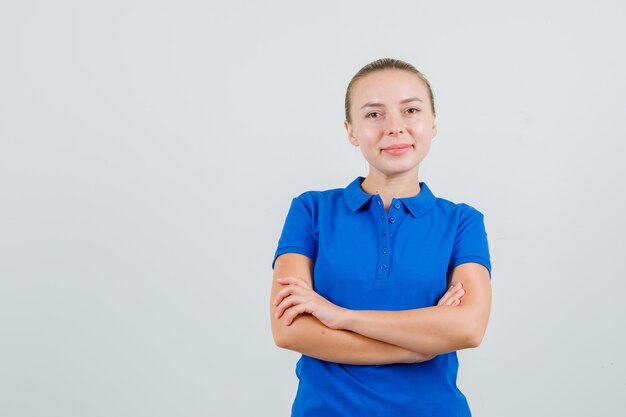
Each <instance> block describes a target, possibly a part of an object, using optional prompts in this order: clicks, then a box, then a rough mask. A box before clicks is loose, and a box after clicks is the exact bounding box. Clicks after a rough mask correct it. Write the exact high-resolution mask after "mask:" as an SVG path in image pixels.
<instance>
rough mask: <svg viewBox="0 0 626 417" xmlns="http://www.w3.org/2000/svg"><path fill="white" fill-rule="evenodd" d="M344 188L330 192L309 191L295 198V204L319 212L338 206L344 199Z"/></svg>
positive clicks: (330, 190)
mask: <svg viewBox="0 0 626 417" xmlns="http://www.w3.org/2000/svg"><path fill="white" fill-rule="evenodd" d="M343 192H344V189H343V188H333V189H329V190H309V191H305V192H303V193H301V194H299V195H298V196H296V197H294V198H293V202H294V203H297V204H302V205H303V206H304V207H305V208H307V209H308V210H309V211H311V212H313V211H317V210H320V209H324V208H325V207H327V206H331V205H333V204H336V203H337V202H338V201H341V199H342V198H343Z"/></svg>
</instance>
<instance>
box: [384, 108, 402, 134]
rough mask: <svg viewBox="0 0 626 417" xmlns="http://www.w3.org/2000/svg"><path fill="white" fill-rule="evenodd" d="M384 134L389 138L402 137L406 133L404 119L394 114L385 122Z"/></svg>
mask: <svg viewBox="0 0 626 417" xmlns="http://www.w3.org/2000/svg"><path fill="white" fill-rule="evenodd" d="M385 122H386V123H385V126H384V133H385V135H388V136H393V135H401V134H403V133H404V131H405V127H404V123H403V121H402V117H401V116H399V115H397V114H395V113H394V112H392V113H391V114H389V115H388V116H387V120H385Z"/></svg>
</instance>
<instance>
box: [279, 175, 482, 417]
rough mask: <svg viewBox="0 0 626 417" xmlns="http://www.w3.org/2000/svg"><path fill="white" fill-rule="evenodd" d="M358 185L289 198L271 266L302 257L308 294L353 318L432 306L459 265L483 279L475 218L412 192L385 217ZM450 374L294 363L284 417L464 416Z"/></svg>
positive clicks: (442, 360) (432, 367)
mask: <svg viewBox="0 0 626 417" xmlns="http://www.w3.org/2000/svg"><path fill="white" fill-rule="evenodd" d="M363 180H364V178H363V177H358V178H356V179H355V180H354V181H353V182H352V183H350V185H348V186H347V187H346V188H345V189H334V190H327V191H309V192H305V193H303V194H301V195H300V196H298V197H296V198H294V199H293V201H292V203H291V207H290V209H289V213H288V214H287V219H286V221H285V226H284V228H283V231H282V234H281V236H280V239H279V242H278V249H277V250H276V254H275V256H274V262H275V261H276V258H277V257H278V256H279V255H281V254H283V253H288V252H292V253H299V254H302V255H306V256H308V257H309V258H311V259H312V260H313V262H314V265H315V267H314V273H313V285H314V289H315V291H316V292H317V293H319V294H320V295H321V296H323V297H324V298H326V299H328V300H329V301H331V302H333V303H335V304H337V305H340V306H342V307H346V308H349V309H354V310H408V309H415V308H421V307H430V306H433V305H435V304H436V303H437V301H438V300H439V299H440V298H441V296H443V294H444V293H445V292H446V289H447V286H448V281H447V274H448V272H450V271H451V270H452V269H453V268H454V267H456V266H457V265H460V264H463V263H467V262H476V263H479V264H481V265H484V266H485V267H486V268H487V270H489V274H490V275H491V263H490V256H489V247H488V243H487V233H486V231H485V225H484V221H483V215H482V214H481V213H480V212H479V211H478V210H476V209H475V208H473V207H471V206H469V205H467V204H462V203H461V204H455V203H453V202H451V201H448V200H445V199H442V198H438V197H435V196H434V195H433V193H432V192H431V190H430V189H429V188H428V186H427V185H426V184H425V183H424V182H420V183H419V184H420V186H421V190H420V192H419V194H417V195H416V196H413V197H408V198H396V199H393V201H392V202H391V207H390V208H389V212H388V213H387V212H386V211H385V208H384V205H383V201H382V199H381V198H380V196H379V195H372V194H367V193H365V192H364V191H363V190H362V188H361V182H362V181H363ZM273 265H274V263H272V267H273ZM457 370H458V361H457V355H456V352H450V353H446V354H442V355H438V356H436V357H435V358H434V359H432V360H430V361H426V362H421V363H415V364H390V365H346V364H339V363H333V362H326V361H322V360H319V359H315V358H312V357H309V356H306V355H302V357H301V358H300V360H299V361H298V363H297V365H296V375H297V376H298V379H299V381H300V382H299V385H298V392H297V394H296V399H295V401H294V404H293V408H292V416H298V417H300V416H316V417H319V416H323V417H335V416H351V417H352V416H372V415H375V416H377V417H384V416H389V417H413V416H416V417H417V416H428V417H447V416H470V415H471V413H470V410H469V406H468V404H467V401H466V399H465V396H464V395H463V394H462V393H461V391H460V390H459V389H458V388H457V386H456V378H457Z"/></svg>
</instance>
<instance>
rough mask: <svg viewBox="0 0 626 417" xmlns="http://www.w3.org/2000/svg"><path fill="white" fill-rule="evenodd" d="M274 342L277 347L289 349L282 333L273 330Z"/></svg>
mask: <svg viewBox="0 0 626 417" xmlns="http://www.w3.org/2000/svg"><path fill="white" fill-rule="evenodd" d="M274 344H275V345H276V346H278V347H279V348H283V349H289V342H288V340H287V338H286V337H285V335H283V334H278V333H276V332H274Z"/></svg>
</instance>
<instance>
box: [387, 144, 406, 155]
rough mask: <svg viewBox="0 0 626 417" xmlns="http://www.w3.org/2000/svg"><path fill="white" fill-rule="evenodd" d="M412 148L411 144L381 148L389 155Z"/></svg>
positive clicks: (401, 152) (400, 153) (399, 153)
mask: <svg viewBox="0 0 626 417" xmlns="http://www.w3.org/2000/svg"><path fill="white" fill-rule="evenodd" d="M412 148H413V145H392V146H389V147H388V148H385V149H383V152H386V153H388V154H390V155H394V156H396V155H403V154H405V153H406V152H408V151H409V150H410V149H412Z"/></svg>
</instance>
